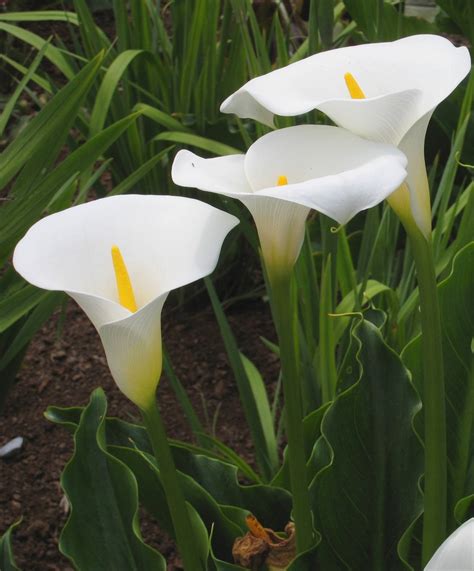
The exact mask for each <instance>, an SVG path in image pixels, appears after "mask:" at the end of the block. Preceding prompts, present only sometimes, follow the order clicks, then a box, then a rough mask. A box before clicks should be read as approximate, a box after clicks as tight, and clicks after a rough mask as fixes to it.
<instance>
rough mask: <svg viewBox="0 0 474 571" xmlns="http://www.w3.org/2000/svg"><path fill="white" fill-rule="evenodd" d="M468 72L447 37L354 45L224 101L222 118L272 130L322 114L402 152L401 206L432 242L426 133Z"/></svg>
mask: <svg viewBox="0 0 474 571" xmlns="http://www.w3.org/2000/svg"><path fill="white" fill-rule="evenodd" d="M470 68H471V60H470V56H469V51H468V50H467V49H466V48H464V47H461V48H456V47H454V46H453V45H452V44H451V42H449V41H448V40H447V39H445V38H443V37H441V36H435V35H419V36H410V37H408V38H403V39H401V40H398V41H395V42H387V43H379V44H367V45H360V46H351V47H347V48H341V49H337V50H330V51H326V52H322V53H319V54H316V55H314V56H311V57H309V58H306V59H304V60H302V61H299V62H297V63H294V64H291V65H289V66H287V67H284V68H282V69H278V70H275V71H272V72H270V73H268V74H266V75H263V76H261V77H257V78H255V79H252V80H251V81H249V82H248V83H247V84H245V85H244V86H243V87H242V88H240V89H239V90H238V91H237V92H235V93H234V94H232V95H231V96H230V97H228V98H227V99H226V100H225V101H224V103H223V104H222V106H221V111H223V112H225V113H235V114H237V115H238V116H239V117H249V118H253V119H256V120H258V121H261V122H262V123H265V124H267V125H272V124H273V115H275V114H276V115H283V116H293V115H299V114H302V113H306V112H308V111H311V110H313V109H320V110H321V111H323V112H324V113H326V114H327V115H328V116H329V117H330V118H331V119H332V120H333V121H334V122H335V123H336V124H337V125H340V126H341V127H344V128H346V129H348V130H350V131H352V132H353V133H356V134H357V135H360V136H362V137H365V138H368V139H372V140H374V141H381V142H385V143H391V144H394V145H397V146H398V145H400V146H401V148H402V150H404V152H405V153H406V154H407V157H408V167H407V170H408V175H409V176H408V181H407V184H408V189H409V195H408V196H409V200H408V201H405V202H406V204H404V205H403V207H404V208H405V209H406V210H410V209H412V211H411V213H412V216H413V218H414V219H415V221H416V223H417V225H418V226H419V228H420V229H421V231H422V232H423V233H424V234H425V235H428V234H429V232H430V229H431V213H430V207H429V193H428V190H427V184H426V172H425V165H424V158H423V157H424V154H423V150H424V139H425V133H426V126H427V124H428V120H429V117H430V116H431V113H432V112H433V110H434V108H435V107H436V106H437V105H438V104H439V103H440V102H441V101H442V100H443V99H445V98H446V97H447V96H448V95H449V94H450V93H451V92H452V91H453V90H454V89H455V88H456V86H457V85H458V84H459V83H460V82H461V81H462V79H463V78H464V77H465V76H466V75H467V74H468V73H469V70H470ZM346 73H351V74H352V75H353V76H354V77H355V78H356V81H357V82H358V84H359V86H360V87H361V89H362V91H363V93H364V94H365V97H366V98H365V99H352V98H351V95H350V93H349V90H348V88H347V85H346V83H345V80H344V76H345V74H346ZM420 159H421V160H420ZM420 181H421V184H420V185H419V186H417V183H418V182H420Z"/></svg>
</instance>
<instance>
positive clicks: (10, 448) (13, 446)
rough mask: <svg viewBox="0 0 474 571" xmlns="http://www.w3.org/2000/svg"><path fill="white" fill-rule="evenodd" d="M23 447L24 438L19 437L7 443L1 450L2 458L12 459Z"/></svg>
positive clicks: (0, 455)
mask: <svg viewBox="0 0 474 571" xmlns="http://www.w3.org/2000/svg"><path fill="white" fill-rule="evenodd" d="M22 447H23V438H22V437H21V436H17V437H16V438H14V439H13V440H10V442H7V443H6V444H4V445H3V446H2V447H1V448H0V458H11V457H12V456H15V454H17V453H18V452H19V451H20V450H21V449H22Z"/></svg>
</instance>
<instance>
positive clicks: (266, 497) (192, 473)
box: [46, 407, 291, 529]
mask: <svg viewBox="0 0 474 571" xmlns="http://www.w3.org/2000/svg"><path fill="white" fill-rule="evenodd" d="M81 411H82V408H81V407H71V408H61V407H48V410H47V412H46V418H47V419H48V420H50V421H52V422H56V423H58V424H62V425H63V426H65V428H67V429H68V430H70V431H74V429H75V427H76V426H77V423H78V421H79V418H80V415H81ZM106 434H107V443H108V445H109V446H110V449H111V450H112V449H115V447H117V448H126V449H138V450H140V452H142V453H146V454H148V455H150V456H151V454H152V450H151V446H150V443H149V441H148V436H147V434H146V431H145V429H144V428H143V426H140V425H136V424H130V423H128V422H125V421H122V420H119V419H117V418H107V422H106ZM170 444H171V451H172V454H173V459H174V462H175V464H176V468H177V469H178V470H180V471H181V472H182V473H183V474H186V475H187V476H189V477H191V478H193V479H194V480H195V482H196V483H197V484H199V485H200V486H201V487H202V488H203V489H204V490H206V491H207V492H208V493H209V494H210V495H211V496H212V497H213V498H214V500H215V501H216V502H217V503H218V504H219V505H220V506H236V507H237V508H238V509H239V512H242V510H246V511H251V512H252V513H254V514H255V515H256V517H257V518H258V519H259V520H260V521H262V522H263V523H264V524H265V526H267V527H271V528H273V529H284V526H285V525H286V523H288V521H289V518H290V511H291V496H290V494H289V492H287V491H286V490H284V489H282V488H281V487H278V486H267V485H262V484H256V485H243V484H241V483H240V482H239V478H238V468H237V466H235V465H233V464H230V463H229V462H225V461H222V460H221V459H219V458H217V457H216V455H215V454H212V452H209V451H208V450H205V449H198V448H196V447H192V446H189V445H186V444H184V443H180V442H177V441H171V442H170ZM239 517H240V516H239ZM242 519H243V518H242Z"/></svg>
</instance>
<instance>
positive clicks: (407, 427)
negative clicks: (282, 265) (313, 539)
mask: <svg viewBox="0 0 474 571" xmlns="http://www.w3.org/2000/svg"><path fill="white" fill-rule="evenodd" d="M351 341H352V349H353V355H354V358H353V359H351V360H352V361H353V363H352V368H354V367H358V368H359V371H360V375H359V378H358V379H357V380H355V382H353V384H351V385H350V386H349V388H347V389H346V390H344V391H343V392H340V393H339V395H338V396H337V397H336V399H335V401H334V402H333V404H332V405H331V406H330V407H329V409H328V411H327V412H326V414H325V416H324V419H323V422H322V426H321V433H322V437H321V438H320V439H319V440H318V443H317V444H316V448H315V453H314V454H313V456H314V460H315V461H316V462H317V461H318V460H319V463H320V466H321V468H320V469H319V470H318V472H317V474H316V476H315V478H314V479H313V482H312V484H311V492H312V498H313V500H312V502H313V510H314V513H315V522H316V527H317V529H318V531H319V532H320V534H321V537H322V539H321V544H320V546H319V548H318V550H317V553H316V555H317V561H318V563H319V565H320V566H321V568H322V569H335V570H338V569H364V570H373V571H377V570H379V569H383V570H384V571H399V570H400V569H403V566H402V563H401V561H400V559H399V556H398V553H397V544H398V541H399V540H400V538H401V537H402V535H403V534H404V532H405V530H406V529H407V527H408V526H409V525H410V524H411V523H412V521H413V520H414V519H415V518H416V517H417V515H418V514H419V513H420V511H421V496H420V493H419V490H418V480H419V478H420V475H421V471H422V461H423V456H422V450H421V445H420V443H419V441H418V438H417V435H416V433H415V431H414V430H413V424H412V423H413V418H414V417H415V415H416V413H417V411H418V410H419V407H420V401H419V399H418V396H417V394H416V391H415V390H414V388H413V387H412V385H411V383H410V380H409V374H408V371H407V370H406V369H405V368H404V366H403V364H402V363H401V361H400V359H399V357H398V355H397V354H396V353H394V352H393V351H392V350H391V349H390V348H389V347H388V346H387V345H386V344H385V342H384V340H383V338H382V336H381V334H380V331H379V330H378V328H377V327H375V326H374V325H373V324H372V323H370V322H368V321H361V322H360V323H358V324H356V325H355V326H354V327H353V329H352V333H351Z"/></svg>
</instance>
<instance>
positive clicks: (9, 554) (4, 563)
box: [0, 520, 21, 571]
mask: <svg viewBox="0 0 474 571" xmlns="http://www.w3.org/2000/svg"><path fill="white" fill-rule="evenodd" d="M20 521H21V520H20ZM20 521H17V522H16V523H14V524H13V525H11V526H10V527H9V528H8V529H7V530H6V532H5V533H4V534H3V535H1V536H0V569H1V570H2V571H20V568H19V567H17V565H16V563H15V558H14V557H13V549H12V543H11V541H12V533H13V531H14V530H15V528H16V527H18V525H20Z"/></svg>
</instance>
